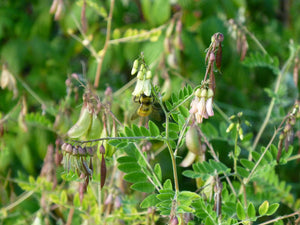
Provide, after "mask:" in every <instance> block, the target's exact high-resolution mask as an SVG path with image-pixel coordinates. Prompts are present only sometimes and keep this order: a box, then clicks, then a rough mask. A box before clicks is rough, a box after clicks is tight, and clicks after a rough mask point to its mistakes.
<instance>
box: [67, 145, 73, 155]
mask: <svg viewBox="0 0 300 225" xmlns="http://www.w3.org/2000/svg"><path fill="white" fill-rule="evenodd" d="M72 151H73V147H72V145H71V144H67V146H66V152H68V153H72Z"/></svg>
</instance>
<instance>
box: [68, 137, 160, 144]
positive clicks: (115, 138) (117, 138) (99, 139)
mask: <svg viewBox="0 0 300 225" xmlns="http://www.w3.org/2000/svg"><path fill="white" fill-rule="evenodd" d="M140 139H143V140H159V141H164V140H165V138H163V137H152V136H150V137H146V136H138V137H103V138H97V139H91V140H87V141H79V140H71V141H72V142H77V143H82V144H84V143H90V142H96V141H105V140H140Z"/></svg>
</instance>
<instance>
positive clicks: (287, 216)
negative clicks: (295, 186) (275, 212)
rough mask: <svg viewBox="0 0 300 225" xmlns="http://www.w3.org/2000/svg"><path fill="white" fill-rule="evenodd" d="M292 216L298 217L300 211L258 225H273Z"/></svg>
mask: <svg viewBox="0 0 300 225" xmlns="http://www.w3.org/2000/svg"><path fill="white" fill-rule="evenodd" d="M293 216H298V217H300V211H298V212H294V213H291V214H288V215H285V216H279V217H277V218H275V219H273V220H269V221H267V222H264V223H261V224H260V225H266V224H270V223H274V222H277V221H279V220H283V219H286V218H289V217H293Z"/></svg>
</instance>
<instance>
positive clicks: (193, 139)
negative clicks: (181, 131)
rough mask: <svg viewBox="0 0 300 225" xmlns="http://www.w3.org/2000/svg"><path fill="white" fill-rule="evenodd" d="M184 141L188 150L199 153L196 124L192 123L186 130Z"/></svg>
mask: <svg viewBox="0 0 300 225" xmlns="http://www.w3.org/2000/svg"><path fill="white" fill-rule="evenodd" d="M185 143H186V147H187V148H188V150H189V151H190V152H192V153H194V154H195V155H200V154H201V151H202V150H201V141H200V134H199V133H198V131H197V128H196V125H192V126H191V127H190V129H189V130H188V131H187V132H186V136H185Z"/></svg>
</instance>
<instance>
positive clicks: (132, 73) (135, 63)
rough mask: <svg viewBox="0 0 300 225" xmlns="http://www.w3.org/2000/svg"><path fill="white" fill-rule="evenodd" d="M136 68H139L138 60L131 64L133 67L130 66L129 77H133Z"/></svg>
mask: <svg viewBox="0 0 300 225" xmlns="http://www.w3.org/2000/svg"><path fill="white" fill-rule="evenodd" d="M138 67H139V60H137V59H136V60H134V62H133V66H132V70H131V75H134V74H135V73H136V72H137V70H138Z"/></svg>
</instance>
